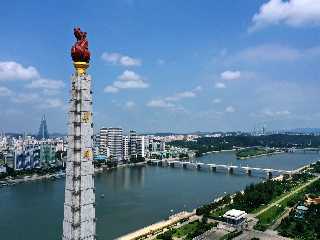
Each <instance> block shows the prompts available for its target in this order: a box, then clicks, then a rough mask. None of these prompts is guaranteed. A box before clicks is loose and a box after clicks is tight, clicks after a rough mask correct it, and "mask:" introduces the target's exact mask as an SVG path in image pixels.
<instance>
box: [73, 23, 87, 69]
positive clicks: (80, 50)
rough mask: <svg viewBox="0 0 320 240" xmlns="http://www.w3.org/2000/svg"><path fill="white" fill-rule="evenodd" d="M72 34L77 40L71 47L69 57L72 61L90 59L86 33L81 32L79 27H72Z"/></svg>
mask: <svg viewBox="0 0 320 240" xmlns="http://www.w3.org/2000/svg"><path fill="white" fill-rule="evenodd" d="M73 32H74V36H75V37H76V39H77V42H76V43H75V44H74V45H73V46H72V48H71V57H72V60H73V61H74V62H86V63H89V61H90V52H89V48H88V47H89V43H88V40H87V33H86V32H82V31H81V30H80V28H74V29H73Z"/></svg>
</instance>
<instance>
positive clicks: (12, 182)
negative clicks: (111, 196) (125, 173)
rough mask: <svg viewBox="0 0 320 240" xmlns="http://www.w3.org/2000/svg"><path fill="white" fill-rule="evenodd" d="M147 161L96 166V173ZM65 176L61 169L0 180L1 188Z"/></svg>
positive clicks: (139, 164) (143, 163) (142, 163)
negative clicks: (54, 171)
mask: <svg viewBox="0 0 320 240" xmlns="http://www.w3.org/2000/svg"><path fill="white" fill-rule="evenodd" d="M146 163H147V162H139V163H126V164H121V165H117V166H116V167H107V166H105V167H100V168H95V169H94V172H95V173H102V172H106V171H110V170H114V169H117V168H124V167H134V166H141V165H145V164H146ZM64 176H65V171H59V172H56V173H50V174H49V173H48V174H44V175H38V174H32V175H26V176H23V177H16V178H12V177H6V178H5V179H3V180H0V188H1V187H6V186H13V185H15V184H19V183H27V182H32V181H41V180H56V179H60V178H63V177H64Z"/></svg>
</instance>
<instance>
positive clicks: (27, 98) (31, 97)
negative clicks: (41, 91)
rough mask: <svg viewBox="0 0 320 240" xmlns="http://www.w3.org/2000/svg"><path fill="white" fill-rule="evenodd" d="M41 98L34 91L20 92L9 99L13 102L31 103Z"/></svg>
mask: <svg viewBox="0 0 320 240" xmlns="http://www.w3.org/2000/svg"><path fill="white" fill-rule="evenodd" d="M40 100H41V98H40V96H39V95H38V94H36V93H20V94H17V95H15V96H12V97H11V101H12V102H15V103H32V102H39V103H40V102H41V101H40Z"/></svg>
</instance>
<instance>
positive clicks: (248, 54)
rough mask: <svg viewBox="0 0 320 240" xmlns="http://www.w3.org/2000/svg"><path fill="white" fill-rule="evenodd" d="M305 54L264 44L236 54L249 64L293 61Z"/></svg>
mask: <svg viewBox="0 0 320 240" xmlns="http://www.w3.org/2000/svg"><path fill="white" fill-rule="evenodd" d="M306 51H309V50H306ZM313 52H314V51H313ZM306 53H307V52H305V53H304V52H303V51H300V50H298V49H295V48H291V47H287V46H281V45H276V44H265V45H260V46H256V47H251V48H247V49H245V50H243V51H241V52H240V53H239V54H238V58H239V59H243V60H246V61H251V62H257V61H259V62H261V61H294V60H297V59H299V58H301V57H303V56H304V55H305V54H306Z"/></svg>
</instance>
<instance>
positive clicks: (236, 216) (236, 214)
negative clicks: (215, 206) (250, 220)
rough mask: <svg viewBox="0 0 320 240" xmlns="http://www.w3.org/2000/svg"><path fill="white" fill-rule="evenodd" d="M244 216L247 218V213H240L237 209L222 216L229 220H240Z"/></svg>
mask: <svg viewBox="0 0 320 240" xmlns="http://www.w3.org/2000/svg"><path fill="white" fill-rule="evenodd" d="M246 216H247V213H246V212H245V211H241V210H237V209H231V210H229V211H227V212H226V213H225V214H224V215H223V217H224V218H231V219H241V218H244V217H246Z"/></svg>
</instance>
